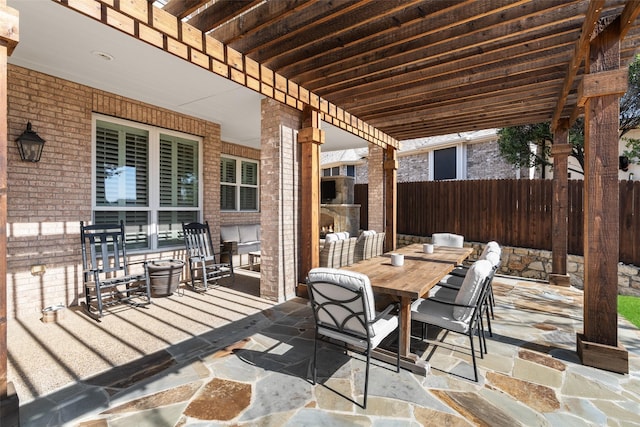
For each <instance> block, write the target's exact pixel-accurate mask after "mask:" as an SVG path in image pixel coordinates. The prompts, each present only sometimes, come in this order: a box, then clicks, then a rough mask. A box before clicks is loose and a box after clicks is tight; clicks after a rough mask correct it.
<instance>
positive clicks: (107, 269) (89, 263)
mask: <svg viewBox="0 0 640 427" xmlns="http://www.w3.org/2000/svg"><path fill="white" fill-rule="evenodd" d="M80 240H81V244H82V268H83V271H82V272H83V281H84V296H85V310H86V311H87V313H88V314H89V315H90V316H91V317H93V318H94V319H96V320H98V319H99V318H100V317H102V311H103V309H104V307H105V306H108V305H112V304H118V303H122V302H126V303H129V304H132V305H134V306H137V307H141V306H145V305H148V304H151V290H150V286H149V277H148V274H147V266H146V262H145V263H144V272H142V273H138V274H131V273H130V272H129V264H128V260H127V251H126V247H125V235H124V223H123V222H122V221H120V224H94V225H85V224H84V222H83V221H80ZM94 301H95V307H94ZM95 311H97V314H96V313H95Z"/></svg>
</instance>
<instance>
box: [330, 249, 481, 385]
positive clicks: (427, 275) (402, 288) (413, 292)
mask: <svg viewBox="0 0 640 427" xmlns="http://www.w3.org/2000/svg"><path fill="white" fill-rule="evenodd" d="M422 247H423V246H422V244H418V243H416V244H412V245H408V246H405V247H402V248H399V249H397V250H395V251H393V252H392V253H397V254H403V255H404V264H403V265H402V266H393V265H392V264H391V253H385V254H383V255H380V256H376V257H373V258H369V259H367V260H363V261H361V262H358V263H355V264H353V265H350V266H347V267H342V268H343V269H346V270H350V271H356V272H358V273H363V274H366V275H367V276H368V277H369V280H370V281H371V287H372V288H373V291H374V292H376V293H379V294H387V295H392V296H395V297H397V298H398V299H399V301H400V316H399V327H400V342H399V343H398V345H399V351H400V357H401V365H402V366H403V367H405V368H408V369H410V370H412V371H413V372H417V373H423V374H426V373H427V372H428V365H427V364H426V363H425V362H421V361H419V360H418V359H419V358H418V356H417V355H415V354H412V353H411V348H410V346H411V302H412V301H414V300H416V299H418V298H420V297H423V296H424V295H426V294H428V293H429V291H430V290H431V289H432V288H433V287H434V286H435V285H437V284H438V282H440V280H442V278H444V277H445V276H446V275H447V274H448V273H450V272H451V271H452V270H453V268H454V267H455V266H456V265H457V264H460V263H462V262H463V261H464V260H465V259H466V258H467V257H468V256H469V255H470V254H471V253H472V252H473V249H472V248H468V247H464V248H453V247H445V246H437V247H435V248H434V251H433V253H425V252H424V251H423V249H422ZM378 356H381V355H380V354H378ZM382 356H383V357H382V358H383V359H390V358H392V357H393V356H391V355H390V354H382Z"/></svg>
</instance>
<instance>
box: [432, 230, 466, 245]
mask: <svg viewBox="0 0 640 427" xmlns="http://www.w3.org/2000/svg"><path fill="white" fill-rule="evenodd" d="M431 243H433V244H434V245H437V246H450V247H454V248H461V247H463V246H464V237H463V236H461V235H459V234H453V233H433V234H432V235H431Z"/></svg>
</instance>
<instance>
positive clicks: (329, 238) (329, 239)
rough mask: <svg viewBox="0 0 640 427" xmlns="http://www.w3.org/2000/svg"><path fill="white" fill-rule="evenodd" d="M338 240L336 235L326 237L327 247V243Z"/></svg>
mask: <svg viewBox="0 0 640 427" xmlns="http://www.w3.org/2000/svg"><path fill="white" fill-rule="evenodd" d="M337 240H338V236H337V235H336V233H329V234H327V235H326V236H324V244H325V245H326V244H327V243H331V242H335V241H337Z"/></svg>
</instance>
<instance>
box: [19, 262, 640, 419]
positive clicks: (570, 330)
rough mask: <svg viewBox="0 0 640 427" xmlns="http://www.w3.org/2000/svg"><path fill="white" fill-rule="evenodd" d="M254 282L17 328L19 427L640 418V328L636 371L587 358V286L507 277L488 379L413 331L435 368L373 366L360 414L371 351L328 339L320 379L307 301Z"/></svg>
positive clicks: (499, 288) (629, 340)
mask: <svg viewBox="0 0 640 427" xmlns="http://www.w3.org/2000/svg"><path fill="white" fill-rule="evenodd" d="M257 277H258V273H255V272H253V273H251V272H247V273H245V274H238V275H236V284H235V286H234V287H232V288H229V287H225V286H221V287H219V288H214V289H210V290H209V291H208V292H207V293H205V294H199V293H195V292H192V291H190V290H188V289H187V290H186V293H185V296H183V297H180V296H177V295H173V296H171V297H167V298H157V299H154V304H152V305H151V306H149V307H148V308H146V309H145V308H130V307H122V308H119V309H116V310H114V311H111V312H110V313H109V314H108V315H106V316H105V317H104V318H103V320H102V321H101V322H100V323H98V322H95V321H94V320H92V319H90V318H89V317H87V316H86V315H85V314H84V313H83V312H82V311H81V310H79V309H75V308H72V309H67V312H66V315H65V317H64V319H62V320H61V321H60V322H58V323H46V324H45V323H42V322H41V321H40V318H39V317H34V318H32V319H29V318H26V319H19V320H13V321H10V322H9V325H8V342H9V348H8V358H9V381H11V382H13V384H14V385H15V387H16V389H17V393H18V396H19V398H20V406H21V407H20V419H21V425H22V426H25V427H26V426H38V427H40V426H58V425H69V426H86V427H89V426H91V427H97V426H187V425H193V426H196V425H198V426H204V425H206V426H325V425H331V426H354V425H357V426H421V425H422V426H428V425H438V426H441V425H447V426H467V425H488V426H498V425H504V426H516V425H524V426H532V425H539V426H583V425H584V426H586V425H610V426H632V425H640V415H638V414H640V331H639V330H638V329H637V328H635V327H634V326H632V325H631V324H629V323H628V322H627V321H625V320H624V319H620V322H619V338H620V342H621V344H623V345H624V346H625V347H626V349H627V350H628V351H629V370H630V373H629V374H628V375H619V374H615V373H611V372H606V371H602V370H598V369H594V368H590V367H586V366H582V365H581V364H580V363H579V359H578V357H577V354H576V352H575V349H576V332H577V331H578V332H580V331H581V330H582V292H581V291H579V290H576V289H573V288H557V287H549V286H548V285H545V284H541V283H535V282H529V281H524V280H520V279H514V278H505V277H496V278H495V280H494V291H495V294H496V304H497V305H496V318H495V320H493V322H492V327H493V337H487V345H488V351H489V353H488V354H487V355H486V356H485V357H484V359H478V361H479V366H480V376H481V378H480V381H479V382H478V383H475V382H473V381H470V380H468V379H466V378H472V368H471V364H470V357H469V356H468V354H467V352H465V351H464V350H465V349H466V348H467V347H466V346H467V343H468V340H467V339H466V337H464V336H459V335H458V336H456V335H455V334H449V335H447V337H446V339H445V342H446V343H448V344H449V345H446V346H444V345H443V346H437V347H434V346H432V345H426V344H424V343H423V342H420V341H419V340H417V339H416V340H415V341H414V343H413V345H414V347H415V351H416V352H418V353H420V354H422V357H423V358H425V359H428V360H429V362H430V364H431V366H432V370H431V374H429V375H427V376H426V377H423V376H418V375H414V374H412V373H410V372H407V371H401V372H400V373H399V374H397V373H396V372H394V371H393V369H391V368H390V367H389V366H388V365H386V364H384V363H382V362H376V361H374V362H373V365H372V368H371V378H370V386H369V402H368V407H367V409H366V410H363V409H361V408H360V407H358V406H357V405H355V404H354V403H353V402H351V401H349V400H348V399H346V398H345V397H342V396H340V395H339V394H337V393H336V391H337V392H339V393H342V394H344V395H346V396H348V397H349V398H351V399H356V400H357V401H358V402H361V399H362V390H363V381H364V366H365V365H364V362H363V360H362V358H361V357H354V358H349V357H346V356H344V355H343V354H342V353H341V352H340V351H339V350H338V349H336V348H335V347H323V348H322V349H321V352H320V354H321V358H320V360H321V362H320V376H321V377H328V378H329V379H327V380H326V381H325V380H324V379H323V380H322V381H321V383H323V384H324V385H321V384H318V385H315V386H314V385H312V384H311V382H310V381H309V380H308V379H307V378H310V376H309V365H310V361H311V356H312V352H313V318H312V313H311V311H310V309H309V308H308V306H307V305H306V300H304V299H299V298H295V299H293V300H291V301H287V302H285V303H283V304H279V305H274V304H273V303H272V302H270V301H266V300H263V299H260V298H259V297H257V296H256V295H257V289H258V282H257V280H258V279H257ZM223 285H224V283H223ZM456 344H460V345H459V346H456Z"/></svg>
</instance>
